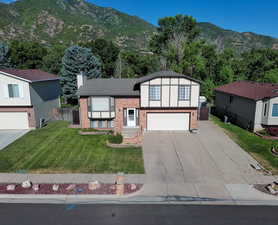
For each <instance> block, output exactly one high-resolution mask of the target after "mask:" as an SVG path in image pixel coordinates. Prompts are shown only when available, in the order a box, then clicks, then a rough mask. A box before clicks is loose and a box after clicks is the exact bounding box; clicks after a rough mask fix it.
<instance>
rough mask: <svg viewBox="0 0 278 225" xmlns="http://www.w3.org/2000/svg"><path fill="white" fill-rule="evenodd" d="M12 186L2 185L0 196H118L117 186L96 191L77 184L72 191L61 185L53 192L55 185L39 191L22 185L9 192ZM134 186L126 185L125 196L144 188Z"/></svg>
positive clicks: (101, 186) (104, 186)
mask: <svg viewBox="0 0 278 225" xmlns="http://www.w3.org/2000/svg"><path fill="white" fill-rule="evenodd" d="M8 185H11V184H0V194H27V195H28V194H35V195H36V194H38V195H39V194H40V195H42V194H43V195H45V194H46V195H54V194H56V195H57V194H58V195H84V194H85V195H116V191H117V185H115V184H100V187H99V188H97V189H96V190H90V189H89V186H88V184H76V185H75V187H74V188H73V189H72V190H67V189H68V187H69V186H70V185H71V184H59V190H58V191H53V184H40V185H39V190H38V191H35V190H33V188H32V187H31V188H23V187H22V186H21V184H14V185H16V188H15V190H13V191H8V190H7V186H8ZM132 186H134V185H132V184H124V194H125V195H126V194H131V193H134V192H136V191H138V190H140V189H141V188H142V186H143V185H142V184H135V186H136V188H132Z"/></svg>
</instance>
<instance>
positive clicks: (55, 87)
mask: <svg viewBox="0 0 278 225" xmlns="http://www.w3.org/2000/svg"><path fill="white" fill-rule="evenodd" d="M0 87H1V88H0V129H34V128H38V127H39V126H40V122H41V121H43V120H44V121H48V120H50V119H51V118H52V116H53V112H54V110H55V109H56V108H59V107H60V82H59V78H58V77H57V76H56V75H53V74H50V73H47V72H43V71H40V70H18V69H1V70H0Z"/></svg>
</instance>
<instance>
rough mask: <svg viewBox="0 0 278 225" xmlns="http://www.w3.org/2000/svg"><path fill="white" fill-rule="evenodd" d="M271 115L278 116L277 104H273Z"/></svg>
mask: <svg viewBox="0 0 278 225" xmlns="http://www.w3.org/2000/svg"><path fill="white" fill-rule="evenodd" d="M272 116H273V117H278V104H273V108H272Z"/></svg>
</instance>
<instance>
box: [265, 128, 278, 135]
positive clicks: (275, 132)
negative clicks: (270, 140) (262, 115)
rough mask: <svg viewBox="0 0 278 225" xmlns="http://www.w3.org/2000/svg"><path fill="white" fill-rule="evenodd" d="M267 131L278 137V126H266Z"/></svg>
mask: <svg viewBox="0 0 278 225" xmlns="http://www.w3.org/2000/svg"><path fill="white" fill-rule="evenodd" d="M267 133H269V134H270V135H271V136H276V137H278V127H269V128H267Z"/></svg>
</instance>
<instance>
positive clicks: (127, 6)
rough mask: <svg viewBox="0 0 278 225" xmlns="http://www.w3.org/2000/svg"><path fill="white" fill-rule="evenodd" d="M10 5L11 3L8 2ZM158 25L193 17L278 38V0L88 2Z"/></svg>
mask: <svg viewBox="0 0 278 225" xmlns="http://www.w3.org/2000/svg"><path fill="white" fill-rule="evenodd" d="M7 1H9V0H7ZM88 1H90V2H92V3H94V4H96V5H100V6H107V7H112V8H115V9H118V10H120V11H123V12H125V13H128V14H131V15H136V16H139V17H141V18H143V19H145V20H147V21H149V22H150V23H153V24H155V25H156V24H157V21H158V19H159V18H162V17H165V16H174V15H176V14H187V15H192V16H193V17H195V18H196V19H197V20H198V21H201V22H211V23H214V24H216V25H218V26H221V27H223V28H225V29H232V30H235V31H240V32H243V31H251V32H255V33H259V34H265V35H270V36H274V37H277V38H278V1H277V0H230V1H229V0H171V1H169V0H168V1H167V0H160V1H159V0H88Z"/></svg>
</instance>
